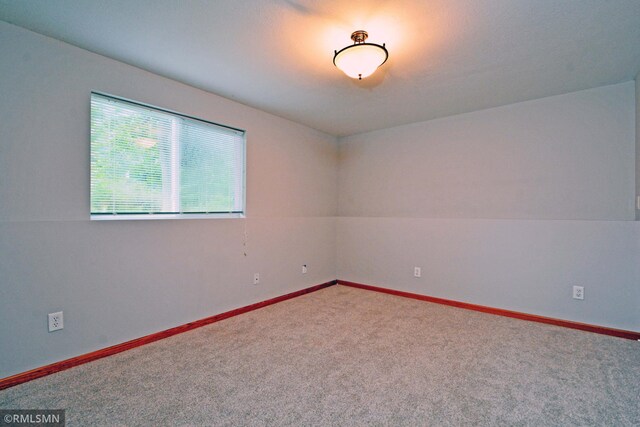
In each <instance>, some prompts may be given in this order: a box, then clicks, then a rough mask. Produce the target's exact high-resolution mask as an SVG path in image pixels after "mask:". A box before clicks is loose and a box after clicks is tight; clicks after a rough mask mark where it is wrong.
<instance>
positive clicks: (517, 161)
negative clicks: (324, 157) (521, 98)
mask: <svg viewBox="0 0 640 427" xmlns="http://www.w3.org/2000/svg"><path fill="white" fill-rule="evenodd" d="M633 88H634V84H633V82H627V83H623V84H618V85H614V86H607V87H601V88H597V89H591V90H586V91H581V92H575V93H571V94H567V95H562V96H555V97H550V98H543V99H539V100H535V101H529V102H523V103H519V104H513V105H509V106H505V107H499V108H492V109H488V110H483V111H477V112H474V113H469V114H463V115H459V116H453V117H448V118H444V119H439V120H432V121H427V122H421V123H415V124H412V125H407V126H400V127H395V128H390V129H385V130H381V131H377V132H371V133H365V134H359V135H355V136H351V137H347V138H343V139H342V140H341V142H342V144H341V148H340V153H341V154H340V181H339V189H340V191H339V210H340V214H341V215H344V216H384V217H427V218H523V219H525V218H526V219H606V220H629V219H634V217H635V210H634V203H633V194H634V192H635V189H634V188H635V178H634V176H635V161H634V156H633V153H634V146H635V142H634V134H635V127H634V126H635V125H634V123H635V113H634V103H635V101H634V89H633Z"/></svg>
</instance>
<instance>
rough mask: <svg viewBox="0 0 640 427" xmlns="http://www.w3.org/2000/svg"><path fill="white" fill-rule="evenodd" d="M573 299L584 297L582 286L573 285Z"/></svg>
mask: <svg viewBox="0 0 640 427" xmlns="http://www.w3.org/2000/svg"><path fill="white" fill-rule="evenodd" d="M573 299H584V286H574V287H573Z"/></svg>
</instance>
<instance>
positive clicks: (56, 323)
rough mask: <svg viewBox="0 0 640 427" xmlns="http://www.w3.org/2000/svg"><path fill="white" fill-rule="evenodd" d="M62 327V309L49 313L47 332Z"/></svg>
mask: <svg viewBox="0 0 640 427" xmlns="http://www.w3.org/2000/svg"><path fill="white" fill-rule="evenodd" d="M60 329H64V315H63V313H62V311H58V312H57V313H49V332H53V331H58V330H60Z"/></svg>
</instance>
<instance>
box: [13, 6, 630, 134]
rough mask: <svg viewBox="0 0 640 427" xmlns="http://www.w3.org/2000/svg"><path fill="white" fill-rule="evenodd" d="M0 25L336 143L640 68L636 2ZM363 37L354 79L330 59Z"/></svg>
mask: <svg viewBox="0 0 640 427" xmlns="http://www.w3.org/2000/svg"><path fill="white" fill-rule="evenodd" d="M0 19H1V20H4V21H7V22H10V23H13V24H16V25H19V26H23V27H25V28H28V29H31V30H33V31H36V32H39V33H42V34H45V35H48V36H51V37H54V38H57V39H60V40H63V41H66V42H68V43H71V44H73V45H76V46H80V47H82V48H85V49H88V50H90V51H93V52H96V53H99V54H102V55H105V56H108V57H111V58H115V59H117V60H120V61H123V62H126V63H128V64H132V65H135V66H138V67H140V68H143V69H146V70H149V71H151V72H154V73H157V74H160V75H163V76H167V77H170V78H172V79H175V80H179V81H182V82H184V83H187V84H190V85H193V86H196V87H199V88H202V89H205V90H207V91H210V92H214V93H216V94H219V95H222V96H225V97H227V98H230V99H234V100H237V101H239V102H242V103H244V104H247V105H251V106H254V107H257V108H260V109H262V110H265V111H268V112H271V113H273V114H276V115H279V116H282V117H286V118H288V119H291V120H294V121H296V122H299V123H303V124H306V125H309V126H311V127H313V128H316V129H320V130H322V131H325V132H327V133H330V134H333V135H338V136H343V135H350V134H353V133H359V132H364V131H369V130H373V129H380V128H385V127H391V126H396V125H400V124H405V123H411V122H416V121H422V120H428V119H433V118H436V117H443V116H448V115H452V114H457V113H463V112H468V111H473V110H478V109H482V108H488V107H493V106H498V105H505V104H509V103H513V102H518V101H523V100H528V99H535V98H541V97H544V96H550V95H556V94H560V93H566V92H571V91H575V90H580V89H586V88H590V87H595V86H601V85H606V84H613V83H618V82H622V81H628V80H631V79H633V78H634V76H635V75H636V73H637V72H638V71H640V1H639V0H610V1H605V0H466V1H463V0H430V1H426V0H395V1H384V0H375V1H358V0H352V1H349V2H346V1H344V0H323V1H319V0H318V1H313V0H216V1H204V0H198V1H196V0H109V1H87V0H20V1H16V0H0ZM358 29H364V30H366V31H368V32H369V40H368V41H370V42H373V43H386V46H387V48H388V49H389V55H390V56H389V60H388V61H387V63H386V64H384V65H383V66H382V67H381V68H380V69H379V70H378V72H377V73H376V74H374V75H373V76H372V77H370V78H368V79H365V80H363V81H361V82H358V81H355V80H352V79H349V78H348V77H346V76H345V75H343V74H342V73H341V72H340V71H338V70H337V69H336V68H335V67H334V66H333V63H332V58H333V51H334V50H335V49H340V48H342V47H344V46H346V45H347V44H350V43H351V40H350V39H349V36H350V34H351V32H352V31H354V30H358ZM0 60H1V59H0ZM121 95H123V96H124V95H126V94H121Z"/></svg>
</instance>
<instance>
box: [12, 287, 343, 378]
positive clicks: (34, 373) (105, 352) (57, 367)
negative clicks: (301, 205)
mask: <svg viewBox="0 0 640 427" xmlns="http://www.w3.org/2000/svg"><path fill="white" fill-rule="evenodd" d="M336 283H337V280H332V281H330V282H326V283H322V284H320V285H316V286H312V287H310V288H306V289H302V290H300V291H295V292H291V293H290V294H286V295H281V296H279V297H275V298H272V299H269V300H266V301H261V302H258V303H255V304H251V305H247V306H245V307H240V308H236V309H235V310H231V311H227V312H225V313H220V314H216V315H215V316H210V317H207V318H204V319H200V320H196V321H194V322H190V323H186V324H184V325H180V326H176V327H175V328H171V329H167V330H166V331H161V332H156V333H155V334H151V335H146V336H144V337H141V338H136V339H134V340H131V341H127V342H124V343H122V344H116V345H114V346H111V347H107V348H103V349H101V350H96V351H92V352H91V353H86V354H83V355H80V356H77V357H72V358H71V359H67V360H63V361H60V362H56V363H52V364H50V365H47V366H43V367H41V368H36V369H32V370H30V371H27V372H23V373H20V374H16V375H12V376H10V377H6V378H2V379H0V390H2V389H5V388H9V387H13V386H15V385H18V384H22V383H25V382H27V381H31V380H34V379H36V378H41V377H44V376H46V375H51V374H53V373H56V372H60V371H64V370H66V369H69V368H73V367H74V366H78V365H83V364H85V363H89V362H91V361H94V360H98V359H102V358H103V357H107V356H111V355H114V354H117V353H121V352H123V351H126V350H130V349H132V348H136V347H140V346H142V345H145V344H149V343H152V342H154V341H158V340H161V339H164V338H168V337H170V336H173V335H177V334H181V333H183V332H187V331H190V330H192V329H196V328H200V327H202V326H205V325H209V324H211V323H215V322H219V321H221V320H224V319H228V318H229V317H233V316H237V315H239V314H243V313H247V312H249V311H253V310H257V309H259V308H262V307H266V306H268V305H271V304H275V303H278V302H281V301H285V300H288V299H291V298H295V297H298V296H301V295H304V294H308V293H310V292H314V291H317V290H320V289H323V288H327V287H329V286H333V285H335V284H336Z"/></svg>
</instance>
